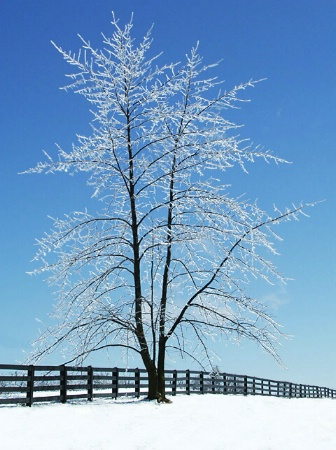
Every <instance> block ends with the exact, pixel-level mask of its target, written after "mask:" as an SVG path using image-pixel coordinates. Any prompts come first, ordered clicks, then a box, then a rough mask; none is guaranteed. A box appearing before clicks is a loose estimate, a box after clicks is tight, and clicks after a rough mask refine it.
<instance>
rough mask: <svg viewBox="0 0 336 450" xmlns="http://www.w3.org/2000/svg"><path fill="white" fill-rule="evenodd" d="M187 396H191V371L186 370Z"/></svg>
mask: <svg viewBox="0 0 336 450" xmlns="http://www.w3.org/2000/svg"><path fill="white" fill-rule="evenodd" d="M186 394H187V395H190V370H189V369H187V370H186Z"/></svg>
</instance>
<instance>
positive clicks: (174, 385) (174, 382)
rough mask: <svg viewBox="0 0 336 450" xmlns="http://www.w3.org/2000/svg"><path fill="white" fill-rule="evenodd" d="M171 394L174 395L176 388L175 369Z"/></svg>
mask: <svg viewBox="0 0 336 450" xmlns="http://www.w3.org/2000/svg"><path fill="white" fill-rule="evenodd" d="M172 383H173V384H172V395H176V388H177V370H173V381H172Z"/></svg>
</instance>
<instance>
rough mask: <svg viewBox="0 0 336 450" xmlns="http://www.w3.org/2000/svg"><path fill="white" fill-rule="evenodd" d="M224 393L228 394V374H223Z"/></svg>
mask: <svg viewBox="0 0 336 450" xmlns="http://www.w3.org/2000/svg"><path fill="white" fill-rule="evenodd" d="M223 394H227V381H226V374H225V373H224V374H223Z"/></svg>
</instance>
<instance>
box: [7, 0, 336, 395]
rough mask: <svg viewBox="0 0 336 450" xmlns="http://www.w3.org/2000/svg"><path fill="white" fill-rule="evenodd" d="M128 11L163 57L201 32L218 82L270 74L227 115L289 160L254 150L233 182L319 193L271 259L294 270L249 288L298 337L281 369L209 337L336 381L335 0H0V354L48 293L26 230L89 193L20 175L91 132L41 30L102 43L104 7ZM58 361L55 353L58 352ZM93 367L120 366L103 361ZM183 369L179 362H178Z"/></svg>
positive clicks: (297, 194) (251, 361)
mask: <svg viewBox="0 0 336 450" xmlns="http://www.w3.org/2000/svg"><path fill="white" fill-rule="evenodd" d="M112 10H114V11H115V13H116V15H117V16H118V17H120V19H121V21H122V22H123V23H125V22H126V21H128V20H129V18H130V16H131V13H132V12H134V23H135V27H134V32H135V35H136V36H139V37H142V36H143V34H144V33H145V31H146V30H147V29H148V28H149V27H150V26H151V25H152V23H154V24H155V26H154V30H153V37H154V43H153V48H154V50H155V51H157V52H159V51H161V50H162V51H163V56H162V57H161V61H164V60H166V61H167V62H170V61H178V60H181V59H183V57H184V55H185V53H187V52H189V50H190V48H191V47H192V46H193V45H194V44H195V43H196V42H197V41H198V40H199V41H200V52H201V53H202V54H203V55H204V60H205V62H208V63H211V62H214V61H217V60H219V59H221V60H222V63H221V65H220V67H219V68H217V69H216V74H218V75H219V77H220V78H223V79H225V80H226V82H227V83H226V86H227V88H229V87H231V86H232V85H234V84H237V83H239V82H241V81H247V80H248V79H250V78H254V79H260V78H267V81H264V82H263V83H260V84H258V86H257V87H256V88H254V89H253V90H251V91H250V92H249V97H250V98H251V100H252V102H251V103H248V104H246V105H245V106H244V108H243V109H242V110H241V111H237V113H236V115H231V119H233V120H236V121H237V122H239V123H244V124H245V125H246V126H245V128H244V129H243V130H242V134H243V136H246V137H250V138H251V139H252V140H253V141H254V142H255V143H258V144H260V145H262V146H264V147H265V148H269V149H271V150H272V151H273V152H274V153H275V154H276V155H278V156H281V157H284V158H286V159H288V160H290V161H292V162H293V164H291V165H286V166H280V167H277V166H274V167H272V166H271V165H266V164H263V163H261V162H258V163H257V164H254V165H252V166H251V167H250V173H249V175H242V174H238V172H237V177H236V178H232V177H231V178H232V181H233V183H234V186H235V190H236V192H241V193H243V192H246V193H247V195H248V197H249V198H251V199H254V198H258V199H259V202H260V205H261V206H262V207H264V208H267V209H268V210H271V208H272V205H273V203H275V204H277V205H278V206H280V207H283V206H285V205H290V204H291V202H294V203H299V202H300V201H301V200H303V201H308V202H310V201H315V200H324V199H325V200H326V201H325V202H324V203H321V204H319V205H318V206H316V207H315V208H313V209H312V210H311V211H309V214H310V218H307V219H306V218H304V219H303V220H301V221H300V222H298V223H291V224H284V225H282V227H281V228H280V229H279V232H280V234H281V235H282V237H283V238H284V242H283V243H280V244H279V246H278V250H279V252H280V253H281V256H278V257H277V258H275V263H276V265H277V266H278V268H279V270H280V271H281V272H282V273H284V274H285V275H286V276H288V277H292V278H293V279H294V280H293V281H291V282H289V283H288V284H287V285H286V286H273V287H272V286H261V285H260V286H257V287H254V289H255V290H256V292H257V293H259V295H260V296H261V298H262V299H264V300H265V301H267V302H268V303H269V305H270V308H271V311H272V312H273V313H274V314H275V315H276V317H277V319H278V320H279V321H280V323H282V324H283V326H284V329H283V330H284V332H286V333H289V334H292V335H294V337H293V339H291V340H288V341H284V342H283V347H282V349H281V355H282V357H283V360H284V363H285V364H286V366H287V367H288V369H287V370H283V369H281V368H280V367H279V366H278V365H277V364H276V363H275V362H274V361H273V360H272V359H271V357H270V356H268V355H265V354H264V353H263V352H262V351H261V350H260V349H257V348H256V347H255V346H252V345H251V344H249V343H246V342H242V343H241V345H240V346H238V347H237V346H235V345H234V344H230V343H225V344H224V345H222V346H221V347H218V348H216V350H217V352H218V354H219V355H220V356H221V361H218V366H219V367H220V369H221V370H223V371H227V372H236V373H247V374H251V375H253V374H255V375H259V376H264V377H273V378H276V379H286V380H291V381H295V382H301V383H309V384H319V385H327V386H330V387H333V388H336V349H335V343H336V326H335V324H336V302H335V294H336V288H335V268H336V264H335V253H336V248H335V223H336V198H335V175H334V172H335V166H336V164H335V163H336V156H335V143H336V126H335V119H336V26H335V23H336V2H335V0H321V1H316V0H295V1H293V0H213V1H210V0H197V1H195V0H165V1H162V2H161V1H159V0H141V1H140V0H128V1H120V0H119V1H116V0H99V1H94V0H85V1H84V0H57V1H55V0H50V1H47V2H46V1H42V0H30V1H29V2H28V1H26V0H21V1H19V0H11V1H9V0H7V1H6V0H4V1H2V2H1V4H0V42H1V62H0V64H1V71H0V98H1V103H0V115H1V117H0V119H1V120H0V126H1V141H0V142H1V165H0V170H1V175H0V184H1V190H0V205H1V220H0V239H1V253H0V305H1V314H0V363H16V362H17V361H22V360H23V359H24V354H23V352H22V351H23V350H25V351H29V348H30V342H31V341H32V340H33V339H34V338H35V337H36V336H37V334H38V327H39V325H38V323H37V322H36V321H35V318H36V317H39V318H40V319H42V320H45V321H47V320H48V318H47V314H48V312H50V311H51V310H52V295H51V292H50V290H49V288H48V287H47V285H46V284H45V283H44V282H43V280H42V278H36V277H33V278H32V277H29V276H28V275H26V272H27V271H29V270H31V269H32V265H31V263H30V260H31V259H32V258H33V256H34V253H35V248H34V240H35V238H38V237H40V236H41V235H42V234H43V232H44V231H48V230H49V228H50V225H51V222H50V221H49V220H48V218H47V216H48V215H50V216H60V215H62V214H63V213H66V212H70V211H72V210H80V209H82V208H84V207H85V206H86V205H87V204H89V203H90V204H91V206H92V203H91V202H92V201H90V200H88V197H89V195H90V191H89V190H88V189H87V188H86V187H85V186H83V180H81V179H78V178H71V177H67V176H66V175H63V176H62V175H56V176H42V175H30V176H28V175H18V172H21V171H23V170H25V169H27V168H29V167H31V166H34V165H35V164H36V163H37V162H38V161H40V160H41V159H43V156H42V149H45V150H47V151H48V152H50V153H54V154H55V153H56V147H55V145H54V144H55V143H56V142H57V143H59V144H60V145H62V146H63V147H64V148H66V147H67V146H68V145H70V144H71V142H74V141H75V139H76V138H75V134H76V133H88V132H89V129H88V122H89V119H90V115H89V113H88V111H87V105H86V104H85V101H84V100H83V99H82V98H80V97H78V96H75V95H74V94H70V93H69V94H66V93H65V92H63V91H60V90H59V89H58V88H59V87H60V86H62V85H64V84H65V83H66V79H65V78H64V74H65V73H66V72H67V71H68V70H69V68H68V67H67V65H66V63H64V62H63V60H62V58H61V56H60V55H59V54H58V53H57V51H56V50H55V49H54V47H53V46H52V45H51V44H50V40H53V41H55V42H56V43H57V44H59V45H60V46H62V47H63V48H64V49H67V50H70V49H71V50H77V49H78V48H79V46H80V42H79V39H78V38H77V33H80V34H81V35H83V36H84V37H85V38H87V39H90V40H91V42H93V43H95V44H97V46H98V45H99V43H100V32H101V31H103V32H104V33H106V34H108V33H109V32H110V31H111V30H112V27H111V25H110V19H111V11H112ZM51 362H53V363H61V362H62V361H61V360H60V358H59V357H58V356H57V355H55V356H54V357H53V359H51ZM99 364H102V365H113V366H114V365H116V364H122V362H121V361H120V360H117V361H116V360H113V358H111V359H110V360H106V359H104V358H103V357H102V359H101V360H100V361H99ZM176 364H178V365H179V366H180V367H186V366H189V365H190V364H188V363H187V362H182V363H181V362H179V361H177V363H176Z"/></svg>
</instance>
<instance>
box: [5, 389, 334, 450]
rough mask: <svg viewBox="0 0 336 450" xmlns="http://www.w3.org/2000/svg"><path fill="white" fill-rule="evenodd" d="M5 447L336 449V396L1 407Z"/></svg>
mask: <svg viewBox="0 0 336 450" xmlns="http://www.w3.org/2000/svg"><path fill="white" fill-rule="evenodd" d="M0 448H1V449H2V450H17V449H25V450H28V449H34V450H42V449H43V450H46V449H47V450H54V449H55V450H56V449H57V450H59V449H64V450H69V449H74V450H78V449H81V450H89V449H92V450H93V449H94V450H107V449H109V450H111V449H116V450H135V449H138V450H168V449H169V450H179V449H183V450H189V449H190V450H191V449H207V450H224V449H225V450H226V449H227V450H245V449H246V450H254V449H255V450H270V449H272V450H273V449H277V450H280V449H281V450H291V449H292V450H294V449H295V450H298V449H302V450H335V449H336V400H331V399H291V400H289V399H283V398H273V397H252V396H250V397H241V396H221V395H204V396H198V395H191V396H185V395H181V396H177V397H175V398H173V403H172V404H168V405H167V404H165V405H159V404H157V403H156V402H148V401H139V400H133V399H119V400H117V401H113V400H111V401H109V400H95V401H93V402H92V403H86V402H77V403H72V404H65V405H62V404H44V405H34V406H33V407H32V408H28V407H21V406H14V407H8V406H6V407H0Z"/></svg>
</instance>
